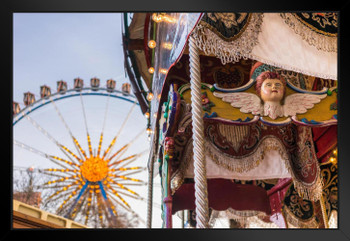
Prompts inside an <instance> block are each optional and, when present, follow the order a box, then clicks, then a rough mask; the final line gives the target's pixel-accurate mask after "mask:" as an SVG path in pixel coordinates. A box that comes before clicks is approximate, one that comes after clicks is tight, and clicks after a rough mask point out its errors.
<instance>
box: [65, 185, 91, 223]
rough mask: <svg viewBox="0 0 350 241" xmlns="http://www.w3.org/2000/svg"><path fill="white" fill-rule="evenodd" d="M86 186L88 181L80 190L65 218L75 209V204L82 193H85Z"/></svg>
mask: <svg viewBox="0 0 350 241" xmlns="http://www.w3.org/2000/svg"><path fill="white" fill-rule="evenodd" d="M88 186H89V181H86V182H85V184H84V186H83V187H82V188H81V189H80V192H79V195H78V197H77V198H76V199H75V201H74V203H73V205H72V206H71V207H70V208H69V210H68V212H67V214H66V215H65V216H66V217H68V216H69V215H70V213H71V212H72V211H73V208H74V207H75V205H76V204H77V202H78V201H79V199H80V198H81V196H82V195H83V193H84V192H85V190H86V188H87V187H88Z"/></svg>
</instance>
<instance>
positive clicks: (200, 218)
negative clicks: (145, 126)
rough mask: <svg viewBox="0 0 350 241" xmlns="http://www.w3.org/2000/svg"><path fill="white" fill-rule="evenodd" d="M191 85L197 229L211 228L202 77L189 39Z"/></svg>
mask: <svg viewBox="0 0 350 241" xmlns="http://www.w3.org/2000/svg"><path fill="white" fill-rule="evenodd" d="M189 55H190V58H189V60H190V78H191V81H190V84H191V102H192V103H191V106H192V130H193V160H194V181H195V184H194V185H195V205H196V222H197V228H209V207H208V192H207V175H206V163H205V158H204V124H203V119H202V116H203V115H202V98H201V76H200V59H199V50H198V47H197V46H196V44H195V40H194V38H193V36H192V35H191V36H190V38H189Z"/></svg>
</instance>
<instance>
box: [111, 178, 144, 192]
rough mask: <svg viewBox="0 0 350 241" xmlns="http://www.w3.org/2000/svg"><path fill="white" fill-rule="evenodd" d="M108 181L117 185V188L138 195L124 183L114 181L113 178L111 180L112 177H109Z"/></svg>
mask: <svg viewBox="0 0 350 241" xmlns="http://www.w3.org/2000/svg"><path fill="white" fill-rule="evenodd" d="M109 181H110V182H111V183H112V184H115V185H117V186H118V188H121V189H124V190H126V191H128V192H130V193H131V194H133V195H135V196H140V195H139V194H138V193H137V192H135V191H133V190H131V189H129V188H127V187H126V186H125V185H123V184H121V183H119V182H117V181H115V180H113V179H110V180H109Z"/></svg>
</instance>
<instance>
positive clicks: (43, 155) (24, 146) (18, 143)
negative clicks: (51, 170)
mask: <svg viewBox="0 0 350 241" xmlns="http://www.w3.org/2000/svg"><path fill="white" fill-rule="evenodd" d="M13 142H14V144H15V145H16V146H19V147H21V148H23V149H25V150H27V151H30V152H32V153H35V154H37V155H39V156H42V157H44V158H46V159H48V160H50V161H51V162H53V163H55V164H57V165H59V166H61V167H63V168H67V167H66V166H64V165H63V164H62V163H59V162H57V161H55V160H54V159H53V158H52V156H50V155H48V154H47V153H44V152H42V151H39V150H37V149H35V148H34V147H30V146H28V145H26V144H24V143H22V142H20V141H17V140H14V141H13Z"/></svg>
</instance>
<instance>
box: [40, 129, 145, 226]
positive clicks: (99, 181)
mask: <svg viewBox="0 0 350 241" xmlns="http://www.w3.org/2000/svg"><path fill="white" fill-rule="evenodd" d="M102 139H103V135H102V134H101V136H100V139H99V143H98V153H97V154H96V155H93V152H92V144H91V138H90V135H87V143H88V149H89V151H88V152H84V150H83V149H82V147H81V145H80V144H79V142H78V140H77V139H76V138H74V144H75V145H76V147H77V150H78V152H80V153H74V152H73V151H71V150H70V149H69V148H68V147H66V146H63V145H62V146H61V147H62V150H64V151H65V153H66V154H67V155H68V156H69V155H70V156H72V157H74V158H75V159H76V160H77V161H75V162H73V161H67V160H65V159H63V158H61V157H57V156H50V158H51V159H52V160H55V161H59V163H62V165H67V166H69V167H68V168H63V169H59V168H48V169H45V172H46V173H47V174H49V175H50V174H52V175H53V174H54V175H53V176H58V177H59V178H58V179H56V180H50V181H49V182H46V183H45V184H44V185H45V186H50V187H52V188H53V189H56V192H55V193H54V194H53V195H51V196H50V197H49V198H50V199H55V200H63V201H62V203H61V205H59V208H58V209H57V213H58V214H60V215H64V216H65V217H68V218H71V219H74V218H76V217H77V216H78V214H79V213H81V214H82V215H83V216H84V217H85V224H86V223H87V222H88V221H89V220H90V219H91V218H92V217H93V216H95V217H98V218H99V220H100V224H101V226H102V227H103V226H105V223H104V222H105V221H107V222H111V220H112V221H113V217H115V216H116V215H117V211H116V207H115V206H117V205H118V206H120V207H122V208H124V209H126V210H127V211H130V210H131V205H130V203H128V201H127V200H126V198H125V197H124V196H128V197H131V198H134V199H139V198H140V195H139V194H138V193H137V192H135V191H134V190H131V189H130V188H128V187H127V185H128V183H125V181H131V182H134V183H141V184H142V183H143V181H142V180H140V179H136V178H132V177H129V176H130V175H133V173H138V172H139V171H142V170H144V168H142V167H137V166H128V165H129V164H130V163H131V162H133V161H135V160H136V159H137V158H138V157H140V156H141V154H142V153H139V154H133V155H129V156H127V157H123V158H122V156H123V154H124V153H125V152H126V151H127V149H128V148H129V147H130V145H131V143H127V144H126V145H124V146H123V147H121V148H119V150H117V151H116V152H115V153H114V154H113V153H110V152H111V149H112V147H113V146H114V145H115V143H116V139H117V138H116V137H115V138H113V140H112V141H111V143H110V144H109V146H108V148H107V149H106V150H104V155H102V156H101V157H100V151H101V147H102V141H103V140H102ZM86 153H90V156H87V155H86ZM80 154H82V158H79V157H78V156H79V155H80ZM109 154H111V155H109ZM109 156H110V157H109ZM72 160H73V159H72ZM130 171H132V172H130ZM58 173H59V174H58ZM123 181H124V182H123ZM58 184H61V185H60V186H59V185H58ZM133 185H135V184H133ZM136 185H137V184H136ZM57 188H59V189H57ZM123 191H126V192H127V193H125V192H124V193H123ZM93 206H95V207H96V208H92V207H93ZM96 210H97V211H96ZM93 212H95V213H93ZM82 215H80V216H82ZM111 216H112V218H111Z"/></svg>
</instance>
